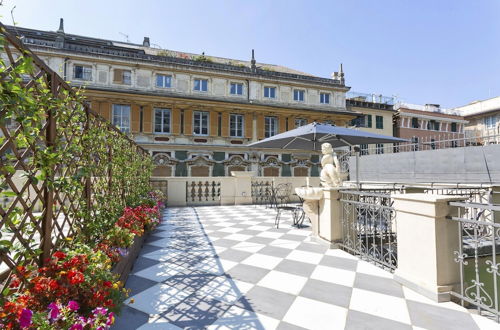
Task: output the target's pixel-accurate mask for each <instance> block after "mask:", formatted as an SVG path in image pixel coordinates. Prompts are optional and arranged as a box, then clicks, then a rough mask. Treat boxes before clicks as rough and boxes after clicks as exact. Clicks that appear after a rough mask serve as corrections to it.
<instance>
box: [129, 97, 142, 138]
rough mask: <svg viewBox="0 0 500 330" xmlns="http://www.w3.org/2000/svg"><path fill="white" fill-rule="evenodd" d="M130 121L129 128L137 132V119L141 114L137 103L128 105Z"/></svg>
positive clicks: (138, 119)
mask: <svg viewBox="0 0 500 330" xmlns="http://www.w3.org/2000/svg"><path fill="white" fill-rule="evenodd" d="M130 111H131V114H130V121H131V124H132V125H131V127H130V128H131V130H132V133H138V132H139V121H140V116H141V108H140V106H138V105H137V104H132V106H131V107H130Z"/></svg>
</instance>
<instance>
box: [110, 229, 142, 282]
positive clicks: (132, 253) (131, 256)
mask: <svg viewBox="0 0 500 330" xmlns="http://www.w3.org/2000/svg"><path fill="white" fill-rule="evenodd" d="M147 235H148V233H144V235H142V236H135V237H134V243H132V245H131V246H129V247H128V249H127V250H128V254H127V255H124V256H121V257H120V260H119V261H118V262H117V263H116V264H115V266H114V267H113V269H112V270H111V271H112V272H113V273H115V274H118V275H119V276H120V277H119V280H120V281H121V282H122V283H125V282H126V281H127V278H128V275H129V274H130V271H131V270H132V268H133V267H134V263H135V259H137V257H138V256H139V253H140V252H141V248H142V245H143V243H144V240H145V239H146V236H147Z"/></svg>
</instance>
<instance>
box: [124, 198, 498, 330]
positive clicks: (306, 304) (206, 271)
mask: <svg viewBox="0 0 500 330" xmlns="http://www.w3.org/2000/svg"><path fill="white" fill-rule="evenodd" d="M274 215H275V212H274V211H273V210H269V209H265V208H263V207H260V206H259V207H255V206H210V207H209V206H205V207H195V208H193V207H186V208H169V209H167V210H166V211H165V213H164V222H163V224H162V225H161V226H160V227H159V228H158V229H157V230H156V231H155V232H154V233H153V235H152V236H150V237H149V239H148V241H147V244H145V246H144V247H143V250H142V252H141V255H140V257H139V258H138V259H137V261H136V263H135V267H134V270H133V272H132V274H131V275H130V277H129V279H128V281H127V284H126V286H127V287H128V288H130V289H131V290H132V292H131V297H130V299H129V301H127V303H126V306H125V307H124V309H123V312H122V315H121V316H120V317H118V318H117V321H116V324H115V326H114V329H136V328H139V329H439V330H442V329H454V330H456V329H485V328H492V329H497V328H500V327H499V326H498V325H497V324H496V323H494V322H492V321H490V320H488V319H486V318H483V317H480V316H477V315H472V314H469V313H468V312H467V311H466V310H465V309H463V308H462V307H460V306H459V305H456V304H454V303H451V302H449V303H441V304H437V303H434V302H432V301H430V300H428V299H427V298H425V297H423V296H421V295H419V294H417V293H415V292H413V291H411V290H409V289H407V288H405V287H402V286H401V285H400V284H398V283H397V282H395V281H394V280H393V279H392V274H390V273H388V272H386V271H384V270H382V269H380V268H378V267H376V266H374V265H372V264H370V263H367V262H365V261H360V260H359V259H357V258H356V257H354V256H352V255H350V254H348V253H346V252H344V251H341V250H336V249H329V248H328V247H327V246H324V245H322V244H319V243H317V242H315V241H313V240H311V239H310V230H309V229H308V228H303V229H296V228H293V227H291V226H290V221H289V220H287V219H286V218H285V219H283V221H282V226H281V227H282V228H280V229H276V228H274ZM130 300H132V301H133V303H131V301H130Z"/></svg>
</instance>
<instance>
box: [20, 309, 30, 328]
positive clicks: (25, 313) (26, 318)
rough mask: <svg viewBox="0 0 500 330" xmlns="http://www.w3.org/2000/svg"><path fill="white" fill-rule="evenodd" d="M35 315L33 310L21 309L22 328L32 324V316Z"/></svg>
mask: <svg viewBox="0 0 500 330" xmlns="http://www.w3.org/2000/svg"><path fill="white" fill-rule="evenodd" d="M32 316H33V312H32V311H30V310H29V309H27V308H23V310H22V311H21V316H20V317H19V325H20V326H21V328H27V327H29V326H30V325H31V317H32Z"/></svg>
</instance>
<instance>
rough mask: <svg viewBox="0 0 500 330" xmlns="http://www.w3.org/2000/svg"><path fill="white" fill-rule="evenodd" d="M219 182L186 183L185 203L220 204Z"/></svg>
mask: <svg viewBox="0 0 500 330" xmlns="http://www.w3.org/2000/svg"><path fill="white" fill-rule="evenodd" d="M220 189H221V182H220V181H186V203H188V204H212V205H213V204H218V203H220Z"/></svg>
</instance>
